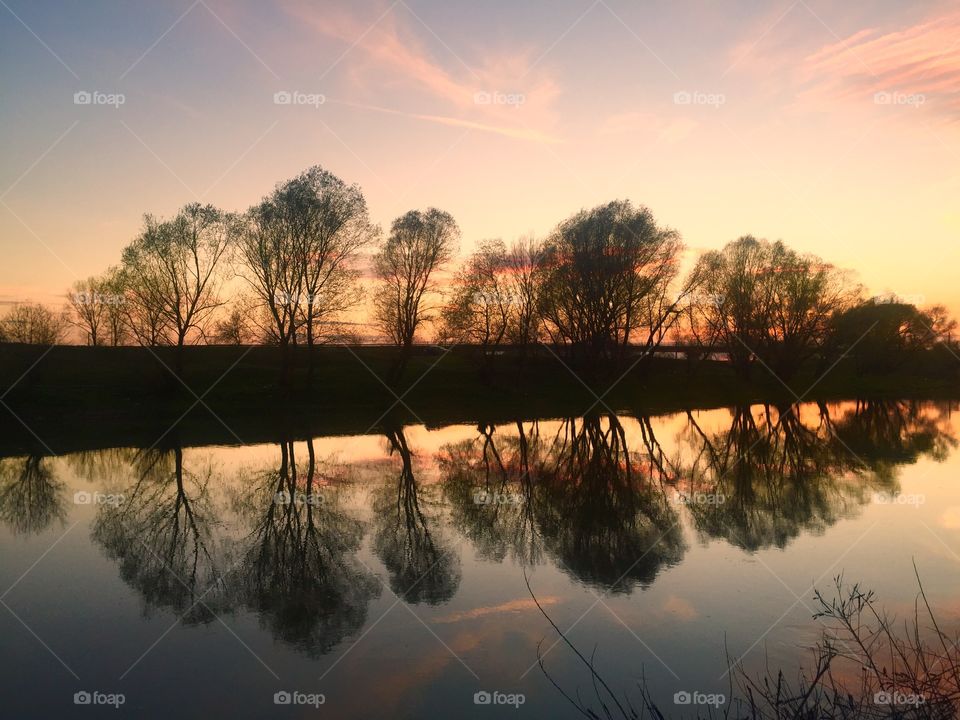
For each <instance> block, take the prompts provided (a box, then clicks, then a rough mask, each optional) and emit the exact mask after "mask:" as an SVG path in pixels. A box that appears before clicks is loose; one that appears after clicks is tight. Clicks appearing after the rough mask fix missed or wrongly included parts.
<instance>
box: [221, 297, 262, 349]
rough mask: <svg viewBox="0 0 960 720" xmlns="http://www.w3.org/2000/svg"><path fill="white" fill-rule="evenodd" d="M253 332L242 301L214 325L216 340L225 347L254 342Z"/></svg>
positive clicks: (235, 304)
mask: <svg viewBox="0 0 960 720" xmlns="http://www.w3.org/2000/svg"><path fill="white" fill-rule="evenodd" d="M252 338H253V330H252V329H251V327H250V320H249V315H248V311H247V309H246V308H245V307H244V306H243V303H242V301H241V302H238V303H234V306H233V308H232V309H231V310H230V313H229V314H228V315H227V316H226V317H224V318H222V319H221V320H218V321H217V323H216V325H214V339H215V340H216V341H217V342H218V343H222V344H224V345H244V344H246V343H249V342H251V341H252Z"/></svg>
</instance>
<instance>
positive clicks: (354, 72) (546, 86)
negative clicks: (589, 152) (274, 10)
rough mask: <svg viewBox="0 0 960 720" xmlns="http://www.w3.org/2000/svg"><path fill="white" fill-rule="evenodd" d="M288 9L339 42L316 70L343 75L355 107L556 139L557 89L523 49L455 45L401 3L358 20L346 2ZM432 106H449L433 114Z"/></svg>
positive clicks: (294, 4)
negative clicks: (331, 57)
mask: <svg viewBox="0 0 960 720" xmlns="http://www.w3.org/2000/svg"><path fill="white" fill-rule="evenodd" d="M286 8H287V10H288V12H289V13H290V14H291V15H293V16H294V17H295V18H297V19H298V21H299V22H301V23H302V24H303V25H304V26H305V27H308V28H310V29H312V30H313V31H314V32H317V33H319V34H322V35H323V36H325V37H328V38H334V39H336V40H339V41H340V42H341V43H342V51H341V53H340V54H339V55H338V56H337V58H336V59H335V61H334V62H333V64H332V65H331V66H330V67H329V68H328V69H322V70H321V72H322V73H323V74H329V75H333V74H334V73H341V74H344V75H346V76H347V77H349V79H350V83H349V87H350V88H351V91H352V92H353V93H354V94H356V95H359V96H360V97H359V98H356V97H354V98H350V101H351V102H353V104H355V105H356V106H358V107H364V108H366V109H371V110H378V111H381V112H393V113H395V114H398V115H403V116H405V117H410V118H413V119H417V120H422V121H425V122H433V123H439V124H444V125H451V126H456V127H464V128H471V129H476V130H480V131H483V132H492V133H497V134H500V135H504V136H507V137H512V138H515V139H520V140H531V141H535V142H555V141H556V140H557V138H556V137H555V134H554V133H553V132H552V127H553V126H554V125H555V123H556V114H555V113H554V111H553V105H554V102H555V100H556V99H557V97H558V96H559V94H560V89H559V86H558V84H557V83H556V82H555V81H554V80H552V79H551V78H549V77H548V76H547V75H545V74H544V72H541V71H539V70H538V71H537V72H532V73H531V72H528V71H529V69H530V65H531V60H530V54H531V53H529V52H524V51H513V50H511V51H510V52H505V51H504V52H491V51H489V50H486V49H478V48H468V49H462V48H453V47H451V46H450V45H449V44H448V43H447V42H446V41H445V40H444V39H443V38H442V37H440V36H438V35H437V34H436V33H435V31H434V30H433V29H432V28H430V27H429V26H428V25H426V24H425V22H424V20H423V19H422V18H421V17H420V16H419V15H416V14H414V12H413V10H412V9H410V8H408V7H407V6H406V5H405V4H404V3H402V2H398V3H394V4H392V5H389V4H384V5H382V6H379V7H378V8H377V10H375V11H373V12H367V13H364V16H363V17H362V18H361V17H359V16H358V14H357V13H356V10H355V7H354V6H350V5H334V6H329V5H324V6H323V7H322V8H321V7H318V6H317V5H315V4H312V3H305V2H302V1H301V0H290V1H289V2H288V3H287V4H286ZM428 45H432V46H433V47H434V48H435V50H436V52H431V51H430V50H429V49H428ZM478 47H480V48H482V47H483V46H478ZM466 50H470V53H469V62H468V60H467V59H466V58H465V54H467V53H466ZM478 97H479V98H480V99H479V100H478ZM386 105H391V108H389V109H388V108H387V107H385V106H386ZM438 105H439V107H441V108H445V109H446V110H447V112H437V107H438Z"/></svg>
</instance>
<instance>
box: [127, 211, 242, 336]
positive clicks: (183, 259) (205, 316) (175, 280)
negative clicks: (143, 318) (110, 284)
mask: <svg viewBox="0 0 960 720" xmlns="http://www.w3.org/2000/svg"><path fill="white" fill-rule="evenodd" d="M144 225H145V227H144V230H143V232H142V233H141V234H140V236H139V237H138V238H137V239H136V240H134V241H133V242H132V243H131V244H130V245H129V246H127V248H126V249H124V251H123V268H124V272H125V274H126V276H127V280H128V283H127V292H128V293H130V294H131V295H132V297H133V299H134V300H135V301H136V303H137V304H138V305H140V306H141V308H144V309H146V311H147V312H148V313H149V312H151V311H155V312H156V313H158V315H159V317H160V318H162V320H163V324H164V325H165V326H166V327H168V328H169V330H170V332H171V333H172V334H173V340H174V341H175V343H176V345H177V347H181V348H182V347H183V345H184V344H185V343H186V342H187V340H188V338H191V336H192V338H193V339H196V338H203V337H204V336H205V331H206V322H207V321H208V320H209V318H210V315H211V314H212V312H213V311H214V310H215V309H216V308H218V307H219V306H220V305H221V304H222V303H221V301H220V295H219V291H220V284H221V279H220V276H219V274H218V272H217V271H218V269H219V266H220V263H221V261H222V260H223V259H224V256H225V255H226V253H227V250H228V248H229V242H228V241H229V238H230V235H231V219H230V218H229V217H228V216H226V215H224V213H223V212H221V211H220V210H218V209H217V208H215V207H213V206H212V205H200V204H199V203H192V204H190V205H186V206H184V208H183V209H182V210H180V212H179V213H178V214H177V216H176V217H175V218H173V219H172V220H166V221H159V220H157V219H155V218H154V217H153V216H151V215H147V216H145V218H144ZM150 327H151V329H152V328H153V327H154V323H150ZM151 344H152V343H151Z"/></svg>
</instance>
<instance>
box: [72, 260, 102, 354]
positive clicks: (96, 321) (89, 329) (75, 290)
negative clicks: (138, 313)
mask: <svg viewBox="0 0 960 720" xmlns="http://www.w3.org/2000/svg"><path fill="white" fill-rule="evenodd" d="M101 289H102V286H101V282H100V280H99V279H98V278H95V277H89V278H87V279H86V280H77V281H76V282H75V283H74V284H73V287H72V288H71V289H70V291H69V292H68V293H67V302H68V303H69V304H70V307H71V309H72V310H73V315H72V316H71V317H70V322H71V323H72V324H73V325H75V326H76V327H78V328H80V330H81V331H82V332H83V333H84V335H85V336H86V339H87V342H89V343H90V344H91V345H94V346H96V345H99V344H100V341H101V340H102V328H103V326H104V325H105V323H106V303H105V302H104V300H105V298H104V297H103V293H102V292H101Z"/></svg>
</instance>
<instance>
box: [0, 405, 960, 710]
mask: <svg viewBox="0 0 960 720" xmlns="http://www.w3.org/2000/svg"><path fill="white" fill-rule="evenodd" d="M955 409H956V406H955V405H951V404H946V403H914V402H899V403H897V402H860V403H855V402H848V403H838V404H829V405H818V404H808V405H803V406H800V407H798V408H793V409H791V410H789V411H787V410H786V409H784V410H783V411H782V412H780V411H778V410H777V408H775V407H767V406H761V405H757V406H752V407H743V408H730V409H720V410H704V411H693V412H690V413H677V414H672V415H666V416H660V417H628V416H623V415H621V416H611V415H599V416H594V417H589V418H575V419H542V420H539V421H536V422H530V421H525V422H519V423H513V424H504V425H496V426H490V425H481V426H466V425H462V426H450V427H442V428H425V427H423V426H416V425H407V426H388V427H385V428H379V432H378V433H377V434H372V433H371V434H368V435H363V436H354V437H324V438H314V439H312V440H305V439H297V440H290V441H284V440H279V441H278V442H277V443H276V444H269V445H251V446H242V447H176V446H175V445H171V444H170V441H171V439H172V438H171V437H169V436H168V437H167V438H165V445H164V446H163V447H162V448H150V449H133V448H113V449H103V450H96V451H88V452H82V453H75V454H72V455H65V456H60V457H39V456H37V457H14V458H5V459H3V460H2V461H0V590H2V591H3V593H2V596H0V599H2V604H3V606H4V607H0V663H2V669H3V672H2V673H0V693H2V697H3V698H4V699H3V707H2V710H0V715H2V716H3V717H10V718H34V717H35V718H52V717H57V718H60V717H73V716H77V717H90V716H92V715H106V716H108V717H138V718H153V717H157V718H168V717H174V716H176V717H234V718H260V717H288V716H289V717H301V718H302V717H316V718H322V717H336V718H351V717H356V718H407V717H409V718H433V717H465V718H473V717H476V718H491V717H517V718H520V717H549V718H566V717H579V714H578V713H577V712H576V710H574V708H572V707H571V706H570V705H569V704H568V703H567V701H566V700H565V699H564V697H563V695H562V694H561V692H560V691H559V690H558V689H557V688H556V687H555V686H554V685H553V684H552V683H556V684H557V685H558V686H559V687H560V688H561V689H563V690H564V691H566V692H568V693H570V694H576V693H577V692H579V693H580V695H581V697H583V698H584V700H585V702H586V704H587V705H591V700H594V701H595V697H596V696H595V695H594V690H593V685H592V682H591V679H590V675H589V671H588V670H587V668H586V667H585V666H584V664H583V663H582V662H581V661H580V660H578V658H577V657H576V655H575V654H574V652H573V651H572V650H571V648H570V647H568V646H567V645H566V644H565V643H564V642H562V641H560V642H558V635H557V632H556V631H555V630H554V629H553V628H552V627H551V625H550V623H549V622H548V619H547V617H545V614H546V615H547V616H549V618H550V619H551V620H552V621H553V622H554V623H556V625H557V626H558V627H559V628H561V629H563V630H564V631H565V632H566V636H567V638H568V639H569V640H570V642H571V643H573V645H575V646H576V647H577V648H579V649H580V650H581V651H582V652H583V653H584V654H585V655H587V656H590V655H591V654H592V655H593V658H594V665H595V667H596V669H597V671H598V673H599V674H600V675H601V676H602V677H603V678H604V680H605V681H606V683H607V684H608V685H609V686H611V687H612V688H614V689H615V690H616V691H617V692H618V693H622V694H623V696H625V697H628V698H630V699H632V700H634V701H637V700H638V698H639V694H638V688H639V684H640V683H641V682H644V683H645V686H646V687H647V688H648V690H649V692H650V694H651V696H652V698H653V699H654V700H655V701H656V702H657V703H658V704H659V705H660V707H661V709H662V710H663V711H664V712H665V714H667V715H671V714H673V713H674V712H678V714H679V711H686V712H687V714H689V712H690V709H689V708H685V707H678V706H676V705H675V704H674V695H675V694H676V693H678V692H680V693H682V692H689V693H696V692H699V693H704V694H706V693H716V694H726V695H729V690H728V686H729V678H728V677H727V676H726V672H727V669H728V655H729V657H730V658H732V659H741V662H742V665H743V668H744V671H745V672H758V671H760V670H761V669H762V668H763V667H764V666H765V665H768V666H771V667H773V668H783V669H784V670H785V671H786V672H788V673H795V672H796V671H797V669H798V668H799V667H801V666H803V665H805V664H806V663H807V662H808V661H809V659H810V648H811V646H812V645H813V644H814V643H815V642H816V641H817V639H818V637H819V636H820V632H821V630H822V628H821V627H820V626H819V625H818V621H817V620H815V619H813V618H812V614H813V611H812V609H813V592H814V589H821V590H823V591H825V592H827V593H829V591H830V588H831V586H832V583H833V578H834V576H836V575H838V574H840V573H843V574H844V578H845V580H846V581H850V582H853V581H857V582H861V583H863V584H864V585H865V586H866V587H869V588H872V589H873V590H875V591H876V593H877V594H878V596H879V599H880V600H881V602H882V604H883V605H884V606H885V607H886V608H887V609H888V610H890V611H891V612H896V613H910V612H912V608H913V604H914V600H915V598H916V592H917V583H916V579H915V577H914V569H913V564H914V563H915V564H916V566H917V570H918V572H919V574H920V576H921V578H922V580H923V584H924V587H925V589H926V592H927V596H928V598H929V600H930V601H931V603H932V605H933V606H934V608H935V610H936V611H937V613H938V615H939V619H940V620H941V622H942V623H943V624H944V625H945V626H947V627H954V626H956V625H958V624H960V604H958V602H957V598H958V597H960V572H958V571H960V554H958V553H960V486H958V483H957V481H956V479H957V469H958V467H960V455H958V450H957V436H958V435H957V433H958V428H957V419H956V416H955V415H954V414H953V411H954V410H955ZM105 444H109V442H108V440H106V439H105ZM528 582H529V588H528ZM534 598H536V602H535V599H534ZM537 602H538V603H539V605H540V607H541V608H542V612H541V609H539V608H538V607H537ZM544 613H545V614H544ZM538 656H539V658H540V661H539V662H538ZM540 662H542V665H543V667H541V665H540ZM75 693H89V695H86V696H84V695H79V696H77V698H78V702H84V701H85V700H87V699H89V700H90V703H91V705H95V706H96V707H90V706H84V705H78V704H75ZM277 693H280V695H277ZM284 693H286V694H284ZM485 693H489V694H485ZM486 700H489V701H490V702H489V703H486V702H485V701H486ZM121 701H122V705H120V706H119V708H116V707H114V706H116V705H118V704H119V703H120V702H121ZM286 701H289V704H287V702H286ZM321 701H322V702H321ZM278 702H279V703H280V704H277V703H278ZM593 705H594V707H596V708H598V709H599V705H598V704H597V703H596V702H593Z"/></svg>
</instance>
